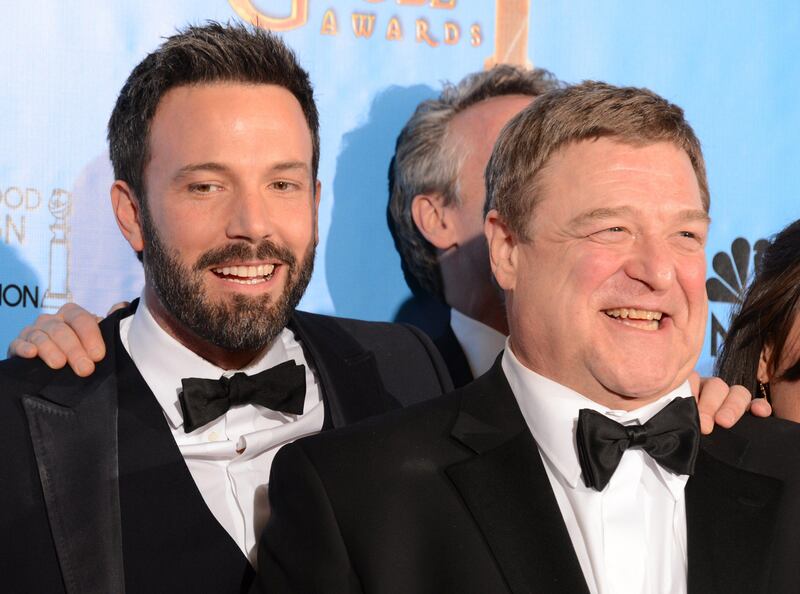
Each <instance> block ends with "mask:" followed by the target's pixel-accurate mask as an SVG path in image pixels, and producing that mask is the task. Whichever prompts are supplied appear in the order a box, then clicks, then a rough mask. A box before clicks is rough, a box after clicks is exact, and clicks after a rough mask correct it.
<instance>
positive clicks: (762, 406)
mask: <svg viewBox="0 0 800 594" xmlns="http://www.w3.org/2000/svg"><path fill="white" fill-rule="evenodd" d="M750 412H751V413H752V414H753V415H754V416H756V417H768V416H770V415H771V414H772V406H770V404H769V402H768V401H767V399H766V398H753V401H752V402H751V403H750Z"/></svg>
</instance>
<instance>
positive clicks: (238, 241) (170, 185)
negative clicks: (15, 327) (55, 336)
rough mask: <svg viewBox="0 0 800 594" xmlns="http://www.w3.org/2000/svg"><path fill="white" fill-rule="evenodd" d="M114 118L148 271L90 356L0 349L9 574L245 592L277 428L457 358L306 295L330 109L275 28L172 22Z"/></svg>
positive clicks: (410, 385) (90, 587) (7, 577)
mask: <svg viewBox="0 0 800 594" xmlns="http://www.w3.org/2000/svg"><path fill="white" fill-rule="evenodd" d="M108 138H109V147H110V156H111V161H112V164H113V166H114V172H115V177H116V181H115V182H114V184H113V186H112V188H111V201H112V206H113V210H114V213H115V216H116V219H117V222H118V224H119V227H120V230H121V232H122V233H123V235H124V236H125V238H126V239H127V241H128V242H129V243H130V245H131V246H132V247H133V249H134V250H136V251H137V252H138V253H139V255H140V257H141V259H142V261H143V264H144V269H145V287H144V290H143V293H142V298H141V300H139V301H138V303H137V302H135V303H134V304H132V306H131V307H129V308H127V309H125V310H122V311H120V312H117V313H116V314H114V315H113V316H111V317H110V318H109V319H107V320H106V321H105V322H103V324H101V329H102V333H103V334H102V337H103V339H104V341H105V344H106V346H107V354H106V356H105V358H103V360H102V361H101V362H100V363H99V364H98V365H97V369H96V370H95V372H94V373H93V374H92V375H91V377H88V378H83V377H80V375H79V374H78V373H75V372H74V371H72V370H71V369H69V368H67V369H64V370H62V371H53V370H51V369H49V368H47V367H46V366H45V365H44V364H42V362H41V361H38V360H37V361H27V360H23V359H12V360H9V361H6V362H3V363H2V364H0V385H2V386H3V388H4V394H3V398H0V419H2V421H0V422H2V428H3V430H2V431H0V447H2V449H3V451H5V452H6V453H7V454H9V455H8V456H7V457H6V460H5V462H4V463H3V465H2V468H1V469H0V484H2V485H3V489H2V492H1V493H0V504H2V508H3V509H4V510H5V514H4V515H3V522H2V530H0V534H2V536H0V559H1V560H0V576H2V588H3V590H4V591H6V590H7V591H13V592H22V591H30V592H71V593H81V594H85V593H92V592H97V593H108V592H123V591H128V592H240V591H246V590H247V589H248V588H249V585H250V583H251V582H252V580H253V577H254V570H253V567H254V564H255V557H254V550H255V545H256V543H257V542H258V537H259V535H260V532H261V529H262V528H263V525H264V523H265V522H266V520H267V518H268V517H269V513H270V510H269V504H268V500H267V493H266V491H267V488H266V481H267V477H268V473H269V468H270V465H271V463H272V459H273V457H274V455H275V453H276V452H277V450H278V448H279V447H280V446H282V445H283V444H285V443H287V442H290V441H292V440H294V439H297V438H299V437H302V436H304V435H309V434H313V433H317V432H319V431H320V430H323V429H326V428H328V427H336V426H341V425H344V424H348V423H351V422H354V421H357V420H360V419H362V418H364V417H368V416H371V415H374V414H377V413H381V412H384V411H387V410H390V409H393V408H397V407H399V406H400V405H401V404H407V403H409V402H412V401H414V400H419V399H423V398H426V397H429V396H432V395H435V394H438V393H441V392H442V391H443V390H446V389H447V388H449V387H450V383H449V378H448V376H447V373H446V370H445V368H444V365H443V364H442V363H441V361H440V359H439V358H438V355H437V354H436V351H435V349H434V347H433V345H432V344H430V342H429V341H428V340H427V338H425V337H424V336H423V335H422V334H421V333H419V332H417V331H415V330H413V329H410V328H405V327H401V326H393V325H389V324H375V323H366V322H356V321H349V320H337V319H334V318H329V317H325V316H317V315H312V314H305V313H301V312H296V311H294V308H295V306H296V305H297V303H298V301H299V300H300V297H301V296H302V294H303V291H304V289H305V287H306V285H307V283H308V281H309V278H310V276H311V271H312V267H313V261H314V249H315V246H316V243H317V206H318V203H319V198H320V185H319V182H317V181H316V175H317V166H318V161H319V134H318V116H317V111H316V107H315V104H314V100H313V93H312V89H311V86H310V83H309V80H308V76H307V74H306V72H305V71H304V70H303V69H302V68H301V67H300V66H299V65H298V64H297V62H296V60H295V58H294V55H293V54H292V53H291V52H290V51H289V50H288V49H287V48H286V47H285V46H284V45H283V44H282V42H281V41H280V40H278V39H277V38H276V37H273V36H272V35H270V34H268V33H266V32H264V31H260V30H255V31H250V30H248V29H246V28H242V27H224V26H221V25H217V24H209V25H207V26H204V27H190V28H188V29H187V30H186V31H184V32H182V33H179V34H177V35H174V36H173V37H171V38H169V39H167V40H166V42H165V43H164V44H163V45H162V46H161V47H160V48H159V49H158V50H156V51H155V52H153V53H152V54H150V55H148V56H147V57H146V58H145V59H144V60H143V61H142V62H141V63H140V64H139V65H138V66H137V67H136V68H135V69H134V70H133V72H132V73H131V75H130V76H129V78H128V80H127V82H126V83H125V85H124V87H123V89H122V91H121V92H120V95H119V97H118V100H117V103H116V106H115V108H114V110H113V113H112V115H111V119H110V121H109V128H108ZM409 369H413V370H414V373H408V370H409Z"/></svg>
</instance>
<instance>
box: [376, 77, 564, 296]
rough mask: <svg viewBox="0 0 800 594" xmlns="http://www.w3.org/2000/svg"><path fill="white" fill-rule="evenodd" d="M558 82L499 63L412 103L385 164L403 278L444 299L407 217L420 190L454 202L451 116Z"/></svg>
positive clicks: (433, 264)
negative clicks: (433, 96) (449, 138)
mask: <svg viewBox="0 0 800 594" xmlns="http://www.w3.org/2000/svg"><path fill="white" fill-rule="evenodd" d="M558 86H559V83H558V82H557V80H556V79H555V77H554V76H553V75H552V74H551V73H549V72H548V71H546V70H543V69H541V68H537V69H534V70H526V69H523V68H520V67H517V66H511V65H508V64H501V65H498V66H495V67H494V68H492V69H491V70H488V71H485V72H476V73H473V74H470V75H468V76H467V77H466V78H464V79H463V80H462V81H461V82H460V83H458V84H457V85H453V84H445V85H444V89H443V90H442V93H441V95H439V97H437V98H436V99H429V100H427V101H423V102H422V103H420V104H419V106H417V109H416V111H415V112H414V115H412V116H411V119H409V121H408V123H407V124H406V125H405V127H404V128H403V130H402V131H401V132H400V135H399V136H398V138H397V144H396V146H395V154H394V157H393V158H392V162H391V165H390V166H389V194H390V195H389V207H388V221H389V228H390V230H391V232H392V236H393V237H394V242H395V247H396V248H397V251H398V252H400V258H401V261H402V265H403V273H404V275H405V278H406V282H407V283H408V285H409V287H411V290H412V291H413V292H414V293H418V292H419V291H420V290H421V291H424V292H427V293H430V294H431V295H433V296H435V297H437V298H439V299H440V300H441V301H444V290H443V286H442V276H441V271H440V269H439V262H438V260H437V258H436V249H435V248H434V247H433V245H431V244H430V243H429V242H428V241H427V240H426V239H425V237H423V235H422V233H420V231H419V229H417V226H416V225H415V224H414V219H413V218H412V216H411V204H412V202H413V200H414V197H415V196H418V195H420V194H433V193H436V194H440V195H441V196H442V197H443V200H444V205H445V206H448V205H450V204H456V205H458V204H460V200H459V196H458V173H459V169H460V165H461V162H462V159H463V157H464V154H463V153H459V152H458V148H457V147H454V146H451V144H450V143H448V142H447V131H448V127H449V124H450V122H451V121H452V120H453V118H454V117H455V116H456V114H458V113H460V112H462V111H464V110H465V109H467V108H468V107H470V106H472V105H475V104H476V103H479V102H481V101H484V100H486V99H491V98H493V97H501V96H504V95H530V96H531V97H535V96H538V95H541V94H543V93H545V92H547V91H549V90H551V89H554V88H557V87H558Z"/></svg>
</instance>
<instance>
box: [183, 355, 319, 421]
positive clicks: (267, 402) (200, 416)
mask: <svg viewBox="0 0 800 594" xmlns="http://www.w3.org/2000/svg"><path fill="white" fill-rule="evenodd" d="M181 383H182V384H183V392H182V393H181V394H180V395H179V396H178V399H179V400H180V402H181V411H182V412H183V430H184V431H185V432H186V433H190V432H192V431H194V430H195V429H197V428H198V427H202V426H203V425H205V424H206V423H210V422H211V421H213V420H214V419H216V418H218V417H221V416H222V415H224V414H225V413H226V412H228V409H230V407H231V406H235V405H237V404H260V405H261V406H265V407H267V408H269V409H272V410H277V411H280V412H285V413H292V414H295V415H299V414H300V413H302V412H303V404H304V402H305V396H306V368H305V366H303V365H298V364H297V363H295V362H294V361H286V362H284V363H281V364H280V365H276V366H275V367H271V368H270V369H267V370H266V371H262V372H261V373H256V374H255V375H247V374H245V373H242V372H239V373H236V374H234V375H232V376H231V377H224V376H223V377H221V378H219V379H218V380H210V379H201V378H198V377H189V378H184V379H182V380H181Z"/></svg>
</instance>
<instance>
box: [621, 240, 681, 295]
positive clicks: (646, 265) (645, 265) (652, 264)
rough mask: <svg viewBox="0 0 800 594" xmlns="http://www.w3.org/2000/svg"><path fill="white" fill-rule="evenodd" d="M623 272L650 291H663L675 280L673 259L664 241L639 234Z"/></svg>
mask: <svg viewBox="0 0 800 594" xmlns="http://www.w3.org/2000/svg"><path fill="white" fill-rule="evenodd" d="M625 273H626V274H627V275H628V277H630V278H632V279H634V280H637V281H639V282H641V283H643V284H645V285H647V286H648V287H649V288H650V290H652V291H665V290H667V289H668V288H669V287H670V286H671V285H672V284H673V283H674V282H675V260H674V258H673V254H672V252H671V251H670V249H669V246H668V245H667V243H666V242H665V241H660V240H658V239H657V238H654V237H648V236H644V235H640V236H638V237H637V238H636V240H635V241H634V244H633V248H632V250H631V254H630V257H629V258H628V261H627V263H626V266H625Z"/></svg>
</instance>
